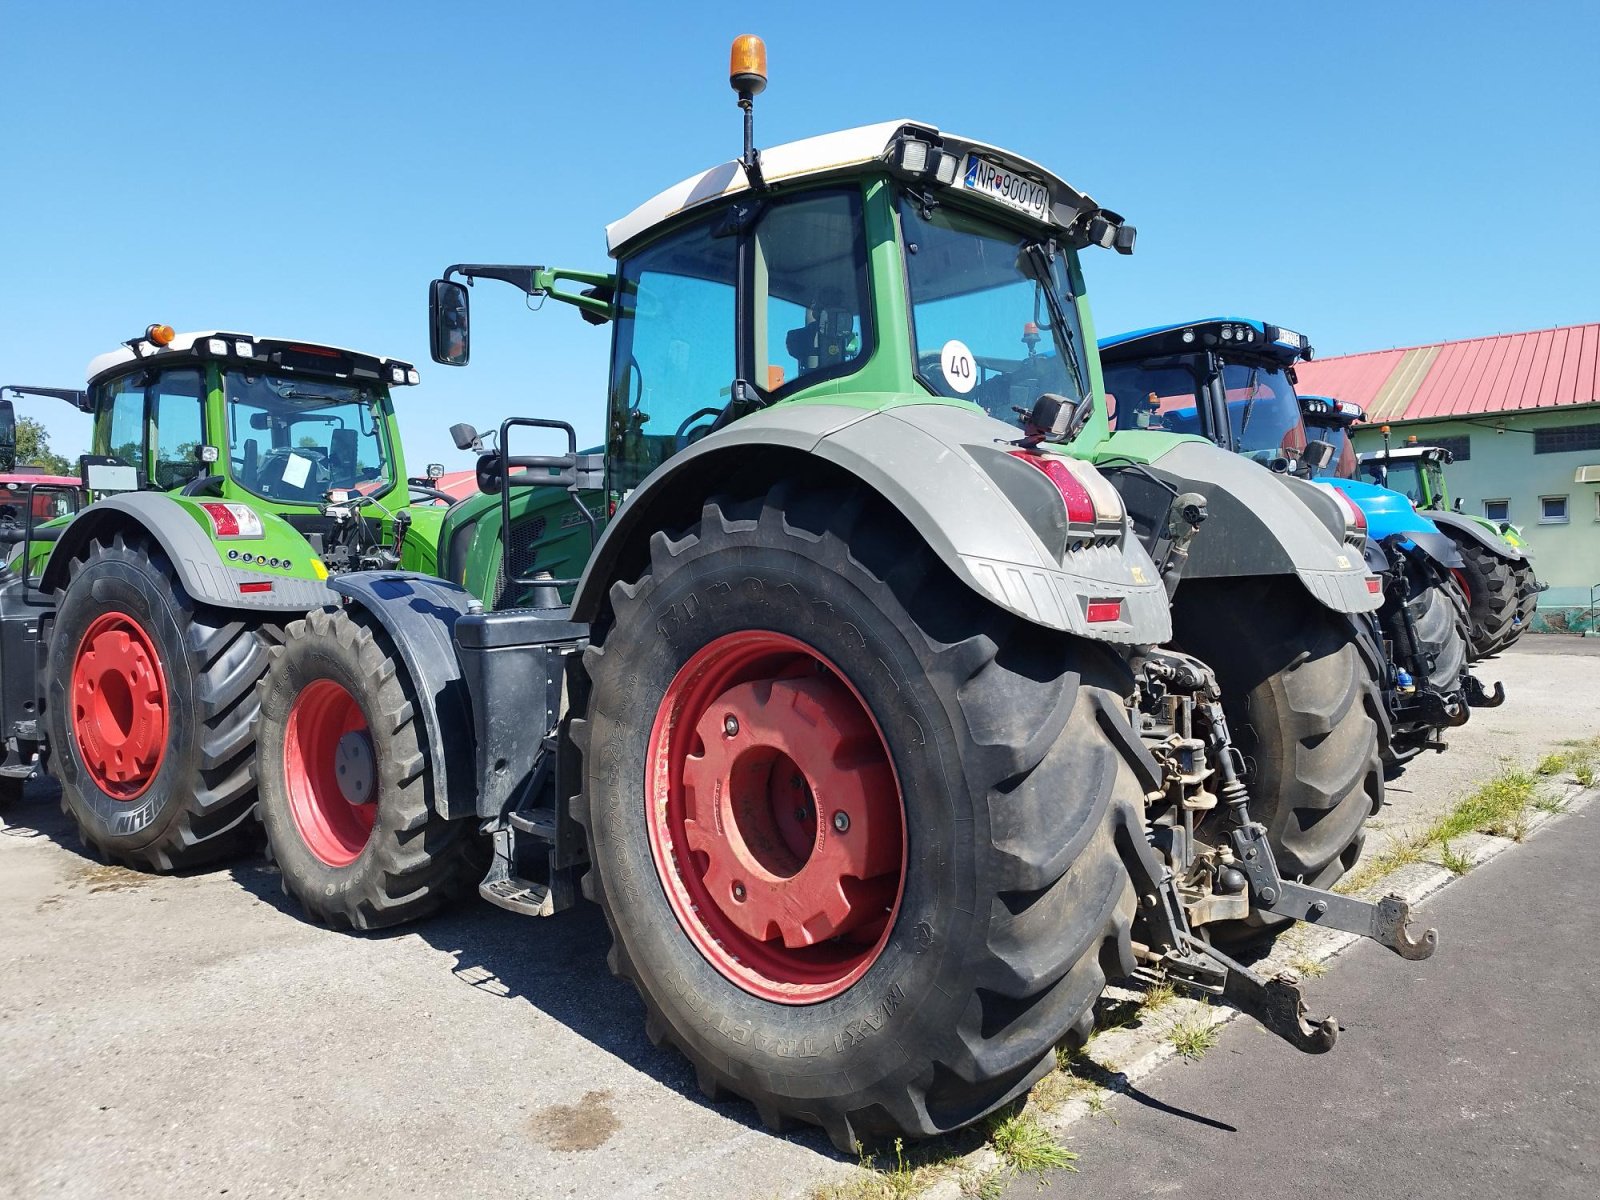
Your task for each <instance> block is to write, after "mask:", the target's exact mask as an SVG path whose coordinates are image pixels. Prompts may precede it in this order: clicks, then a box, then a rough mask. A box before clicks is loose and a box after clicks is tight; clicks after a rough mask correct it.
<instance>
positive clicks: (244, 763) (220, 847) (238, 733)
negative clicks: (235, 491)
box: [46, 534, 267, 871]
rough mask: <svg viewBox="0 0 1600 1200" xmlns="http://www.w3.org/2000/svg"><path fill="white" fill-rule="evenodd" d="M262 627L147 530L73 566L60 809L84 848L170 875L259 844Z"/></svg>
mask: <svg viewBox="0 0 1600 1200" xmlns="http://www.w3.org/2000/svg"><path fill="white" fill-rule="evenodd" d="M261 629H262V626H261V623H260V622H259V621H258V620H256V619H254V618H245V617H241V616H240V615H239V614H238V613H232V612H225V611H222V610H220V609H215V608H211V607H209V606H207V605H203V604H198V603H196V602H195V601H194V600H193V599H191V598H190V596H189V594H188V593H187V592H186V591H184V588H183V585H182V584H181V583H180V582H179V580H178V577H177V573H176V572H175V571H174V570H173V567H172V564H171V563H170V562H169V561H168V560H167V558H166V556H165V555H164V554H163V553H162V552H161V550H160V549H159V548H158V547H156V546H154V545H153V544H151V543H148V542H146V541H143V540H141V539H137V538H135V539H128V540H125V539H124V538H123V537H122V535H121V534H117V535H116V536H115V537H114V538H113V539H112V540H111V541H110V542H109V543H107V542H95V543H93V544H92V545H91V546H90V547H89V549H88V553H87V554H86V556H85V557H83V558H80V559H78V560H76V561H74V562H73V563H72V564H71V566H70V568H69V577H68V582H67V586H66V588H65V589H64V591H63V593H62V594H61V595H60V597H59V599H58V605H57V614H56V624H55V631H54V633H53V634H52V635H51V638H50V650H49V670H50V680H49V692H48V697H47V705H46V716H47V720H48V724H49V729H50V740H51V743H52V746H53V748H54V749H53V753H52V755H51V759H50V762H51V769H52V773H53V774H55V776H56V777H57V778H58V779H59V780H60V781H61V807H62V809H63V811H65V812H66V813H67V815H68V816H70V817H71V818H72V819H73V821H74V822H75V823H76V824H77V827H78V833H79V836H80V837H82V839H83V841H84V842H85V843H86V844H88V845H89V846H91V847H93V848H94V849H95V850H97V851H99V852H100V853H101V854H103V855H105V856H106V857H107V858H108V859H110V860H112V861H114V862H119V863H123V864H125V865H127V866H130V867H135V868H137V869H140V870H150V871H170V870H176V869H179V868H190V867H197V866H202V865H205V864H207V863H212V862H215V861H217V860H219V859H223V858H226V857H228V856H230V855H233V854H235V853H238V852H239V851H241V850H243V849H245V848H247V847H248V846H250V845H251V844H252V843H253V842H254V838H255V833H256V830H255V826H254V823H253V822H251V821H250V813H251V810H252V809H253V808H254V806H255V801H256V783H255V750H256V735H255V723H256V716H257V711H258V704H257V701H256V694H255V684H256V681H257V680H258V679H260V677H261V673H262V672H263V671H264V670H265V669H266V665H267V643H266V640H265V638H264V637H263V636H262V633H261Z"/></svg>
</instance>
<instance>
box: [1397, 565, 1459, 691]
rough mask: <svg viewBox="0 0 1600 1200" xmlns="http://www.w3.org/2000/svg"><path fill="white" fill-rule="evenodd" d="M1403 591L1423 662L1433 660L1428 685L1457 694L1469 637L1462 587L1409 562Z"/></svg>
mask: <svg viewBox="0 0 1600 1200" xmlns="http://www.w3.org/2000/svg"><path fill="white" fill-rule="evenodd" d="M1406 590H1407V594H1408V599H1407V605H1408V607H1409V608H1410V609H1411V620H1412V623H1413V624H1414V625H1415V626H1416V630H1417V640H1418V641H1419V642H1420V643H1421V645H1420V647H1419V649H1420V650H1421V653H1422V657H1423V660H1424V661H1425V662H1426V661H1428V660H1430V659H1431V660H1432V667H1431V669H1430V670H1429V671H1428V683H1429V684H1430V685H1432V686H1433V687H1435V688H1437V689H1438V690H1439V691H1441V692H1447V693H1448V692H1459V691H1460V690H1461V676H1462V674H1463V673H1464V672H1465V671H1466V669H1467V654H1468V645H1467V642H1468V638H1469V637H1470V636H1471V624H1470V621H1469V618H1468V616H1467V604H1466V596H1465V595H1464V594H1463V593H1462V591H1461V585H1460V584H1459V583H1457V582H1456V581H1455V579H1454V578H1449V579H1441V578H1440V574H1439V572H1437V571H1435V570H1433V568H1432V567H1430V566H1427V565H1425V564H1420V563H1417V562H1415V561H1411V562H1408V563H1407V565H1406Z"/></svg>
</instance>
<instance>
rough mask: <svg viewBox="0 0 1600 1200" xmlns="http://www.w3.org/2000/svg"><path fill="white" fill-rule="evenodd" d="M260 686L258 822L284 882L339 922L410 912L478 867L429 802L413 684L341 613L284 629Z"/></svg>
mask: <svg viewBox="0 0 1600 1200" xmlns="http://www.w3.org/2000/svg"><path fill="white" fill-rule="evenodd" d="M285 635H286V636H285V640H284V643H283V645H282V646H276V647H274V648H273V651H272V666H271V668H270V669H269V670H268V671H267V674H266V678H265V679H264V680H263V681H262V684H261V747H262V749H261V804H260V814H261V824H262V827H263V828H264V829H265V830H266V835H267V845H268V847H269V849H270V850H271V852H272V856H273V858H274V859H275V860H276V862H277V864H278V869H279V871H280V872H281V873H282V881H283V890H284V891H285V892H287V893H288V894H289V895H291V896H293V897H294V898H295V899H296V900H298V901H299V902H300V906H301V907H302V908H304V909H305V911H306V913H307V915H309V916H310V917H312V918H314V919H315V920H318V921H322V922H324V923H326V924H329V925H333V926H335V927H337V928H343V929H380V928H383V927H386V926H390V925H398V924H401V923H402V922H405V921H413V920H418V919H420V918H422V917H425V916H428V915H429V914H431V913H433V912H436V911H437V910H438V909H439V908H441V907H442V906H443V905H445V904H446V903H447V902H449V901H450V900H452V899H454V898H456V897H458V896H460V895H462V894H464V893H466V892H468V891H470V889H471V887H472V885H473V883H474V882H475V881H476V880H477V879H480V878H482V876H483V874H484V871H485V869H486V866H487V861H486V856H485V854H484V853H483V849H484V845H483V842H484V840H483V838H482V837H481V836H480V835H479V834H478V831H477V829H476V827H475V822H473V821H472V820H470V819H463V820H455V821H450V820H445V819H443V818H440V817H438V816H436V815H435V814H434V811H433V807H432V805H431V804H430V802H429V798H428V791H429V772H428V766H429V763H428V755H427V750H426V748H425V746H424V744H423V735H422V723H421V718H420V716H419V715H418V707H417V703H416V700H415V698H414V695H413V689H412V688H411V686H410V683H409V681H408V680H407V679H406V678H405V676H404V674H403V670H402V668H401V667H400V666H399V665H398V663H397V661H396V660H395V659H393V658H391V657H390V656H389V655H388V654H387V653H386V652H385V650H384V648H383V647H382V646H380V645H379V643H378V640H377V638H376V636H375V635H374V633H373V631H372V630H371V629H369V628H368V627H367V626H366V625H364V624H360V623H358V622H357V621H356V620H354V619H352V617H351V616H350V614H349V613H348V612H346V611H344V610H335V609H316V610H314V611H313V612H311V613H309V614H308V615H307V616H306V618H305V619H304V620H302V621H295V622H293V623H291V624H290V625H289V627H288V629H287V630H286V631H285Z"/></svg>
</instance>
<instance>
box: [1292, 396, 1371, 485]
mask: <svg viewBox="0 0 1600 1200" xmlns="http://www.w3.org/2000/svg"><path fill="white" fill-rule="evenodd" d="M1297 395H1298V396H1299V398H1300V416H1301V418H1302V419H1303V420H1304V421H1305V424H1306V436H1307V437H1308V438H1316V439H1317V440H1318V441H1324V442H1327V443H1328V445H1330V446H1332V447H1333V457H1332V458H1331V459H1329V460H1328V465H1327V466H1326V467H1323V468H1322V469H1321V470H1320V471H1318V472H1316V474H1321V475H1327V476H1331V477H1332V478H1334V479H1354V478H1356V469H1357V462H1356V448H1355V443H1354V442H1352V441H1351V440H1350V428H1351V426H1353V425H1359V424H1360V423H1361V422H1362V421H1365V420H1366V419H1367V414H1366V410H1365V409H1363V408H1362V407H1361V406H1360V405H1359V404H1354V403H1352V402H1351V401H1349V400H1335V399H1333V397H1331V396H1308V395H1306V394H1305V393H1304V392H1298V393H1297Z"/></svg>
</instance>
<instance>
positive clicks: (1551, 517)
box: [1539, 496, 1567, 525]
mask: <svg viewBox="0 0 1600 1200" xmlns="http://www.w3.org/2000/svg"><path fill="white" fill-rule="evenodd" d="M1566 523H1567V498H1566V497H1565V496H1540V497H1539V524H1541V525H1565V524H1566Z"/></svg>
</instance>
